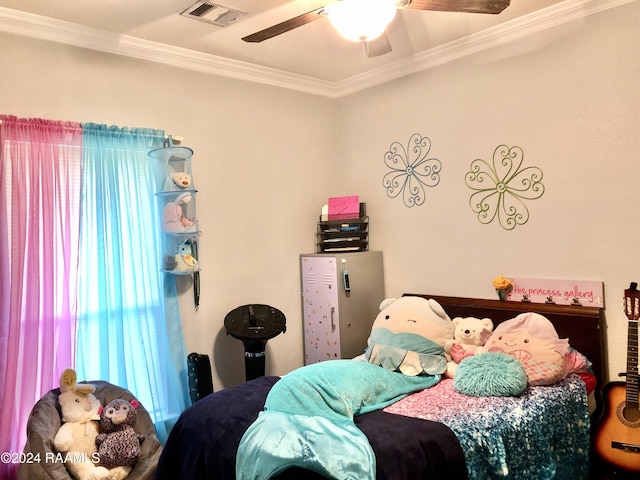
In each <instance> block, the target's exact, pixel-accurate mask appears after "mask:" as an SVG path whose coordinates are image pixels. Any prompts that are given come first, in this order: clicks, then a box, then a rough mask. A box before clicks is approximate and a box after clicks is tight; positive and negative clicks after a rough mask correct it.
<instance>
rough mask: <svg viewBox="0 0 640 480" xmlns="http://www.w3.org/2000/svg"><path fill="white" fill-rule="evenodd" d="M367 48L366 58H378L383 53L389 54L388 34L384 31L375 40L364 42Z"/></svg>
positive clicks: (389, 42) (389, 41)
mask: <svg viewBox="0 0 640 480" xmlns="http://www.w3.org/2000/svg"><path fill="white" fill-rule="evenodd" d="M365 43H366V48H367V57H369V58H372V57H379V56H380V55H384V54H385V53H389V52H390V51H391V50H393V49H392V48H391V40H390V39H389V34H388V33H387V31H386V30H385V31H384V32H382V35H380V36H379V37H377V38H374V39H373V40H367V41H366V42H365Z"/></svg>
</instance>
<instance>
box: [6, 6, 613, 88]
mask: <svg viewBox="0 0 640 480" xmlns="http://www.w3.org/2000/svg"><path fill="white" fill-rule="evenodd" d="M333 1H335V0H220V1H214V2H213V3H218V4H221V5H224V6H226V7H231V8H234V9H238V10H241V11H244V12H247V13H246V15H243V16H242V17H241V18H240V19H239V20H238V21H237V22H235V23H233V24H231V25H230V26H226V27H219V26H216V25H213V24H211V23H208V22H205V21H202V20H198V19H196V18H193V17H191V18H188V17H185V16H183V15H180V13H181V12H183V11H184V10H186V9H189V7H191V6H192V5H193V4H195V3H197V2H196V0H100V1H97V0H90V1H87V0H0V31H5V32H10V33H18V34H24V35H29V36H36V37H37V36H43V37H45V38H47V39H53V40H54V41H62V42H66V43H75V44H77V45H79V46H84V47H89V48H95V49H98V50H101V49H102V50H106V51H114V52H116V53H122V54H129V55H133V56H136V55H138V54H135V53H133V51H130V52H127V51H124V49H125V48H127V46H128V48H129V49H130V50H133V46H135V47H136V48H137V49H138V50H140V49H143V48H144V49H147V51H149V52H151V51H152V52H154V53H153V55H151V54H150V55H149V57H150V59H152V60H153V59H156V58H155V57H159V56H160V55H162V54H163V53H166V54H169V53H170V54H171V57H172V58H173V59H174V60H166V63H171V62H172V61H174V62H176V63H179V62H181V61H183V60H184V58H190V59H191V61H192V62H194V61H198V62H200V63H202V62H209V63H210V64H215V65H216V66H217V67H219V68H223V67H225V66H226V67H231V68H235V69H236V70H238V69H240V70H242V69H248V70H250V71H251V72H252V73H253V74H259V73H260V72H261V73H263V74H265V75H266V77H271V78H272V82H271V83H277V82H276V80H275V78H276V77H277V78H280V79H282V78H287V79H288V81H291V82H294V83H295V82H299V83H301V84H305V83H306V84H308V85H309V87H308V88H309V89H311V88H326V89H328V90H332V89H333V90H335V87H336V85H342V86H344V85H346V84H348V83H349V82H353V81H354V80H355V79H360V80H362V79H364V78H372V77H373V76H375V75H377V74H380V73H381V72H389V71H391V70H396V71H399V72H400V73H397V72H396V73H394V75H396V76H399V75H400V74H402V72H404V71H407V69H408V68H410V67H409V66H410V65H411V64H412V63H415V62H417V61H422V62H424V60H425V58H429V56H433V52H441V51H443V49H444V50H446V49H449V50H451V49H454V48H455V49H460V48H462V47H463V46H464V45H468V44H469V43H473V42H478V41H479V40H478V39H483V40H482V41H485V42H486V39H487V38H488V37H490V36H491V35H492V34H493V33H496V34H504V33H505V32H510V31H512V30H514V25H515V26H518V25H526V24H527V23H531V22H532V21H534V20H535V21H539V19H540V18H542V17H545V16H546V17H550V16H554V17H555V16H557V15H558V12H559V11H560V10H559V7H562V6H563V5H567V4H569V6H570V7H571V9H572V10H575V9H578V8H583V6H584V5H588V4H594V3H598V2H597V1H596V0H591V1H589V0H564V1H560V0H511V5H510V6H509V7H508V8H507V9H506V10H504V11H503V12H502V13H500V14H499V15H487V14H471V13H452V12H435V11H420V10H400V11H398V13H397V15H396V18H395V19H394V20H393V22H392V23H391V25H390V26H389V28H388V34H389V37H390V40H391V44H392V46H393V51H392V52H391V53H388V54H385V55H382V56H379V57H374V58H367V57H366V55H365V54H364V52H363V48H362V45H361V44H360V43H357V42H355V43H354V42H349V41H347V40H345V39H343V38H341V37H340V36H339V35H338V33H337V32H336V31H335V30H334V29H333V27H332V26H331V24H330V23H329V21H328V19H326V18H323V19H320V20H318V21H315V22H313V23H310V24H307V25H304V26H302V27H299V28H297V29H295V30H292V31H289V32H287V33H284V34H282V35H279V36H277V37H274V38H271V39H269V40H266V41H264V42H261V43H246V42H244V41H242V37H244V36H246V35H249V34H252V33H255V32H257V31H259V30H262V29H264V28H266V27H269V26H271V25H274V24H276V23H279V22H282V21H284V20H287V19H289V18H292V17H295V16H296V15H300V14H302V13H306V12H308V11H311V10H314V9H316V8H318V7H321V6H323V5H326V4H327V3H331V2H333ZM452 1H459V0H452ZM462 1H464V0H462ZM618 1H619V0H618ZM605 3H606V1H605ZM9 9H11V10H9ZM564 10H566V7H565V8H564ZM536 19H537V20H536ZM66 22H70V23H66ZM87 27H89V28H87ZM45 32H46V33H45ZM492 32H493V33H492ZM92 36H93V37H94V38H97V39H99V40H100V41H95V42H94V43H92V42H91V41H90V40H88V38H89V37H92ZM470 39H474V40H473V42H471V41H470ZM115 44H117V45H115ZM142 56H144V55H142ZM151 57H153V58H151ZM179 58H182V60H180V59H179ZM158 61H161V60H158ZM178 66H180V65H178ZM208 68H213V67H208ZM387 75H388V74H387ZM231 76H233V75H231ZM267 83H269V82H267ZM361 83H362V82H361ZM365 83H366V82H365ZM312 86H313V87H312ZM300 89H303V90H304V88H302V87H301V88H300Z"/></svg>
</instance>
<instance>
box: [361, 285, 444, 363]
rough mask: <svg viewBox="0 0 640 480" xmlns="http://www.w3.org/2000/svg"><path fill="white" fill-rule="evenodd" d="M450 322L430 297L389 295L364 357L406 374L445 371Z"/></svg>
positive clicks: (372, 329) (374, 324)
mask: <svg viewBox="0 0 640 480" xmlns="http://www.w3.org/2000/svg"><path fill="white" fill-rule="evenodd" d="M453 331H454V327H453V322H452V321H451V319H450V318H449V316H448V315H447V314H446V313H445V311H444V310H443V308H442V306H441V305H440V304H439V303H438V302H436V301H435V300H433V299H429V300H427V299H425V298H422V297H414V296H406V297H401V298H398V299H395V298H388V299H386V300H384V301H383V302H382V303H381V304H380V313H379V314H378V316H377V317H376V319H375V321H374V322H373V325H372V327H371V334H370V336H369V340H368V347H367V349H366V351H365V358H366V359H367V361H368V362H369V363H373V364H375V365H379V366H381V367H383V368H386V369H387V370H392V371H398V372H401V373H403V374H405V375H409V376H415V375H420V374H427V375H440V374H443V373H445V372H446V369H447V357H446V356H445V351H444V347H445V345H446V344H447V342H448V341H450V340H451V339H452V338H453Z"/></svg>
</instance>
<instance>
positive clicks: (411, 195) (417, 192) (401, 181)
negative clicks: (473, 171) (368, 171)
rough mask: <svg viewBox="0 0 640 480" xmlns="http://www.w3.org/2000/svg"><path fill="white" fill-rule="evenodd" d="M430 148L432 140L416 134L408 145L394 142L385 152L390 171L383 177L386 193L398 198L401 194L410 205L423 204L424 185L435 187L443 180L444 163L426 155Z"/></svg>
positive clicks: (385, 160)
mask: <svg viewBox="0 0 640 480" xmlns="http://www.w3.org/2000/svg"><path fill="white" fill-rule="evenodd" d="M430 150H431V140H429V138H427V137H423V136H422V135H420V134H418V133H414V134H413V135H411V138H409V141H408V142H407V147H406V148H405V147H404V145H401V144H400V142H393V143H392V144H391V146H390V147H389V151H388V152H386V153H385V154H384V163H385V165H386V166H387V167H388V168H389V169H390V170H391V171H390V172H387V173H386V174H385V175H384V177H383V178H382V185H383V186H384V188H386V189H387V195H388V196H389V197H391V198H395V197H397V196H399V195H400V194H401V193H402V200H403V202H404V204H405V205H406V206H407V207H413V206H415V205H422V204H423V203H424V201H425V197H426V194H425V187H435V186H436V185H438V183H439V182H440V170H442V163H441V162H440V160H438V159H437V158H427V155H429V151H430Z"/></svg>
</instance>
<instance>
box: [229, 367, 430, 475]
mask: <svg viewBox="0 0 640 480" xmlns="http://www.w3.org/2000/svg"><path fill="white" fill-rule="evenodd" d="M439 380H440V376H439V375H435V376H417V377H408V376H405V375H402V374H400V373H395V372H391V371H389V370H385V369H383V368H380V367H379V366H376V365H372V364H369V363H365V362H353V361H351V360H333V361H327V362H321V363H317V364H313V365H308V366H306V367H302V368H299V369H297V370H294V371H293V372H291V373H289V374H287V375H286V376H284V377H283V378H282V380H280V381H279V382H278V383H276V384H275V385H274V387H273V388H272V389H271V391H270V392H269V395H268V396H267V400H266V403H265V409H264V411H263V412H261V413H260V414H259V416H258V418H257V420H256V421H255V422H254V423H253V424H252V425H251V426H250V427H249V428H248V429H247V431H246V432H245V434H244V436H243V437H242V440H241V442H240V446H239V448H238V454H237V463H236V478H237V479H242V480H246V479H252V480H262V479H268V478H271V477H273V476H274V475H277V474H278V473H280V472H282V471H284V470H286V469H287V468H290V467H293V466H297V467H302V468H305V469H308V470H311V471H315V472H317V473H320V474H323V475H325V476H328V477H329V478H340V479H345V480H346V479H357V480H366V479H371V480H374V479H375V477H376V458H375V455H374V453H373V450H372V448H371V446H370V444H369V442H368V440H367V437H366V436H365V435H364V434H363V433H362V431H361V430H360V429H358V428H357V427H356V425H355V423H354V420H353V419H354V417H355V416H356V415H360V414H364V413H368V412H372V411H374V410H379V409H382V408H384V407H385V406H387V405H390V404H391V403H393V402H395V401H397V400H399V399H401V398H403V397H405V396H406V395H408V394H409V393H411V392H415V391H418V390H423V389H425V388H428V387H431V386H433V385H435V384H436V383H438V381H439Z"/></svg>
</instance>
